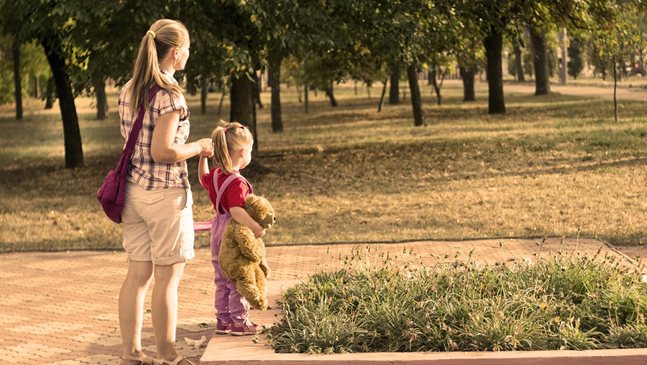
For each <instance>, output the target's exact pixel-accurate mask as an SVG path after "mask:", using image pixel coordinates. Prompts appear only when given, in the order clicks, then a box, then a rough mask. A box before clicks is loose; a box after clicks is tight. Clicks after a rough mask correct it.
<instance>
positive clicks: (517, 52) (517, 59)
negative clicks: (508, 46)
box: [514, 39, 526, 82]
mask: <svg viewBox="0 0 647 365" xmlns="http://www.w3.org/2000/svg"><path fill="white" fill-rule="evenodd" d="M514 68H515V71H516V74H517V75H516V76H517V81H519V82H524V81H526V76H524V74H523V56H522V55H521V47H519V40H518V39H515V43H514Z"/></svg>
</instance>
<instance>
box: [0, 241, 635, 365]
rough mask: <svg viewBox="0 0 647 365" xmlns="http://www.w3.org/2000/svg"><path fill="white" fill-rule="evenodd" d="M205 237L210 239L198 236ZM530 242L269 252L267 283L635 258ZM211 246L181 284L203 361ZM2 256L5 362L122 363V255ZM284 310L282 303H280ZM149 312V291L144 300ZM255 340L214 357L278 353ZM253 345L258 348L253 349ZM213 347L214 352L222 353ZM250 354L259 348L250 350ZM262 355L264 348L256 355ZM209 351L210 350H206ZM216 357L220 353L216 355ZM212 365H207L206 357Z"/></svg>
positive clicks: (584, 246)
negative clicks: (570, 258) (544, 260)
mask: <svg viewBox="0 0 647 365" xmlns="http://www.w3.org/2000/svg"><path fill="white" fill-rule="evenodd" d="M198 239H199V240H208V237H206V235H200V236H199V237H198ZM538 243H540V242H539V241H538V240H532V239H507V240H499V239H489V240H476V241H462V242H407V243H398V244H371V245H355V244H339V245H298V246H277V247H269V248H268V258H269V263H270V266H271V267H272V269H273V274H272V277H271V280H270V281H269V283H268V295H269V299H270V302H273V303H275V301H276V300H277V299H278V298H279V296H280V295H281V292H282V291H284V290H285V289H287V288H289V287H291V286H293V285H295V284H296V283H298V282H300V281H302V280H305V279H306V278H307V277H308V275H310V274H313V273H315V272H319V271H329V270H336V269H339V268H342V267H344V261H346V259H347V258H350V257H355V259H354V260H352V262H353V264H354V265H358V266H361V267H375V266H378V265H381V261H383V257H384V256H383V255H384V254H386V253H389V254H390V257H391V262H392V263H393V264H395V265H401V264H403V263H404V262H407V263H409V264H414V265H431V264H433V263H436V262H438V261H439V260H454V258H455V257H458V258H459V259H466V258H468V257H470V252H471V257H472V260H474V261H476V262H480V263H482V264H492V263H495V262H511V261H512V260H518V261H533V260H536V258H537V257H538V256H545V255H549V254H550V253H554V252H557V251H559V250H562V251H564V252H567V253H569V254H570V253H574V254H582V255H588V256H594V255H595V254H596V253H597V252H598V250H601V251H600V254H601V255H603V256H604V255H611V256H614V257H617V258H618V259H619V260H621V261H622V262H624V263H626V264H628V265H631V261H630V260H629V259H628V258H627V257H626V256H625V255H624V254H621V253H619V252H618V251H617V250H616V249H613V248H611V247H609V246H607V245H606V244H604V243H602V242H600V241H596V240H592V239H581V240H579V241H576V240H575V239H567V240H566V241H564V242H563V243H560V240H559V239H549V240H547V241H546V242H544V243H543V244H538ZM632 250H633V251H631V252H630V256H632V257H635V256H641V257H645V256H646V255H647V249H645V248H644V247H638V248H633V249H632ZM209 255H210V254H209V251H208V250H207V249H204V248H202V249H198V250H196V258H195V259H194V260H192V261H191V262H190V263H189V265H187V268H186V270H185V275H184V278H183V281H182V283H181V286H180V293H179V298H180V299H179V300H180V305H179V308H180V313H179V320H178V331H177V345H178V349H179V351H180V352H181V353H182V354H183V355H184V356H186V357H188V358H190V359H192V360H194V361H198V360H199V358H200V357H201V356H203V353H205V348H204V346H205V345H206V344H207V342H206V341H205V343H204V344H203V345H202V347H199V348H194V347H192V346H189V345H188V344H187V343H186V342H185V341H184V338H185V337H187V338H190V339H199V338H200V337H202V336H205V338H206V339H207V340H209V339H211V337H212V336H211V333H212V331H213V326H214V318H213V308H212V303H213V294H214V287H213V282H212V267H211V262H210V257H209ZM1 256H2V257H1V258H2V259H1V260H0V278H1V279H2V280H0V293H2V300H0V362H1V363H2V364H58V365H74V364H116V363H117V362H118V361H117V360H118V356H119V355H120V352H121V345H120V344H121V339H120V335H119V327H118V317H117V297H118V293H119V286H120V284H121V280H122V279H123V277H124V275H125V273H126V267H127V263H126V256H125V254H124V253H123V252H121V251H118V252H96V251H94V252H92V251H80V252H58V253H43V252H36V253H13V254H3V255H1ZM274 307H275V308H276V306H275V305H274ZM145 308H150V292H149V294H148V298H147V301H146V304H145ZM274 314H276V309H273V310H271V311H265V312H262V313H261V312H256V311H254V312H252V319H254V320H255V321H257V322H258V323H261V324H265V325H270V324H271V323H273V321H274V320H275V317H274ZM252 345H253V344H252V342H251V338H250V337H243V338H240V337H239V338H235V337H232V336H218V337H217V338H215V339H213V340H212V341H211V342H210V344H209V346H210V347H209V348H210V351H211V352H209V351H207V352H208V353H210V354H211V356H213V355H214V354H215V356H216V357H217V359H219V360H218V361H221V360H225V359H229V360H232V359H236V358H237V357H238V356H240V354H241V351H244V352H245V353H249V354H250V356H251V354H255V356H261V357H267V356H272V354H273V352H272V351H271V350H270V349H269V348H267V347H266V346H263V345H262V339H261V344H259V345H256V346H252ZM143 346H144V350H145V351H146V352H148V353H151V354H153V353H154V352H155V346H154V344H153V334H152V328H151V321H150V313H146V315H145V319H144V332H143ZM250 346H251V347H252V349H250V348H249V347H250ZM214 351H215V352H214ZM249 351H251V352H249ZM254 351H256V352H254ZM205 355H206V354H205ZM211 361H213V357H212V358H211ZM205 363H209V362H208V361H205Z"/></svg>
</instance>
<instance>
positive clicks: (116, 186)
mask: <svg viewBox="0 0 647 365" xmlns="http://www.w3.org/2000/svg"><path fill="white" fill-rule="evenodd" d="M158 91H159V86H157V85H153V86H152V87H151V88H150V90H149V91H148V103H149V104H150V103H151V102H152V101H153V98H154V97H155V94H157V92H158ZM145 113H146V105H145V104H142V106H141V107H140V108H139V114H137V119H136V120H135V123H134V124H133V128H132V130H131V131H130V135H129V136H128V142H126V147H125V148H124V150H123V151H121V157H120V158H119V162H117V166H116V167H115V168H114V169H112V170H110V171H109V172H108V175H106V177H105V178H104V179H103V184H101V187H100V188H99V191H97V200H98V201H99V203H100V204H101V208H103V211H104V212H105V213H106V215H107V216H108V218H110V220H111V221H113V222H115V223H121V211H122V210H123V209H124V203H125V201H126V177H127V176H128V165H130V158H131V157H132V155H133V151H134V149H135V142H136V141H137V137H138V136H139V131H141V129H142V124H143V120H144V114H145Z"/></svg>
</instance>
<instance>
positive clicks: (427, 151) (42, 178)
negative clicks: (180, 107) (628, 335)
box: [0, 81, 647, 251]
mask: <svg viewBox="0 0 647 365" xmlns="http://www.w3.org/2000/svg"><path fill="white" fill-rule="evenodd" d="M380 89H381V85H379V87H378V85H376V87H374V88H373V89H372V91H371V94H372V98H370V99H369V98H368V97H367V95H366V90H365V89H364V88H359V90H358V91H359V93H358V95H355V93H354V90H353V85H352V84H348V85H344V86H340V87H337V91H336V93H337V97H338V99H339V102H340V107H338V108H331V107H330V106H329V105H328V104H327V102H326V100H324V98H323V95H322V93H319V94H318V95H317V96H314V95H313V94H312V93H311V94H310V100H311V105H310V112H309V113H308V114H305V113H304V112H303V104H300V103H298V102H297V100H296V95H295V88H294V87H291V88H286V87H285V85H284V86H283V89H282V91H283V101H284V103H283V113H284V127H285V132H283V133H281V134H273V133H272V132H271V128H270V122H269V118H270V117H269V91H266V92H264V93H263V100H264V101H265V104H266V107H265V108H264V109H260V110H259V111H258V112H259V116H258V117H259V148H260V149H259V156H258V158H257V161H258V162H260V164H261V166H262V168H257V169H255V170H250V171H247V172H246V173H247V174H248V176H249V177H250V179H251V182H252V183H253V184H254V188H255V190H256V191H257V192H258V193H260V194H263V195H265V196H266V197H267V198H268V199H270V201H271V202H272V203H273V205H274V207H275V209H276V211H277V215H278V224H277V226H276V228H275V229H273V230H272V231H270V232H269V233H268V235H267V236H266V241H267V242H268V244H279V243H285V244H294V243H306V242H308V243H309V242H339V241H360V242H367V241H392V240H411V239H425V238H433V239H443V238H468V237H470V238H471V237H504V236H543V235H557V236H576V235H578V234H579V235H581V236H595V237H599V238H601V239H604V240H608V241H609V242H611V243H614V244H621V245H636V244H645V243H647V124H646V122H647V116H645V111H646V110H647V102H645V101H621V106H620V117H621V119H620V121H619V123H617V124H616V123H614V122H613V114H612V112H613V109H612V105H610V103H609V102H607V101H603V100H600V99H599V98H594V97H586V96H581V97H575V96H563V95H550V96H544V97H536V96H532V95H521V94H507V95H506V103H507V108H508V114H506V115H504V116H490V115H488V114H487V94H486V89H485V85H484V84H478V87H477V99H478V101H477V102H474V103H462V102H461V96H462V94H461V93H462V90H461V88H460V84H459V82H456V81H451V82H449V83H448V84H447V85H446V86H445V88H444V89H443V92H444V104H443V105H442V106H437V105H436V104H435V98H432V97H431V95H430V89H429V87H428V86H423V95H424V101H423V104H424V109H425V119H426V123H427V125H426V126H424V127H413V121H412V116H411V107H410V104H409V99H408V98H407V99H406V100H404V101H403V102H402V104H401V105H398V106H389V105H386V106H385V107H384V109H383V111H382V112H380V113H377V112H376V104H377V102H378V99H377V96H378V94H379V91H380ZM219 98H220V94H217V93H214V94H210V95H209V100H208V103H209V105H208V110H207V115H200V112H199V111H200V108H199V104H198V103H199V96H193V97H189V103H190V107H191V108H192V113H193V114H192V118H191V120H192V132H191V140H195V139H197V138H199V137H203V136H208V135H209V132H210V130H211V129H212V128H213V127H214V126H215V122H216V120H217V118H216V116H215V115H216V110H217V105H218V101H219ZM109 101H110V106H111V110H110V118H109V120H107V121H104V122H99V121H95V120H93V117H94V111H93V109H92V99H90V98H84V97H82V98H79V99H77V107H78V109H79V114H80V118H81V133H82V136H83V143H84V152H85V162H86V167H85V168H82V169H79V170H66V169H64V168H63V155H64V151H63V137H62V126H61V122H60V119H59V118H60V117H59V114H58V109H57V107H58V106H57V105H56V106H55V109H54V110H53V111H42V110H40V109H41V106H42V105H41V103H40V101H36V100H33V99H31V100H28V104H27V105H26V113H25V121H23V122H16V121H13V120H12V118H13V109H12V106H11V105H4V106H0V125H2V127H3V130H4V131H5V132H4V133H3V134H2V135H0V144H1V145H2V148H1V149H0V157H1V158H2V161H3V164H2V166H1V167H0V174H1V175H0V226H1V227H2V229H1V230H0V251H15V250H18V251H20V250H66V249H84V248H89V249H101V248H118V247H119V246H120V229H119V226H118V225H114V224H112V223H111V222H110V221H109V220H108V219H107V218H105V217H104V216H103V213H102V212H101V210H100V209H99V206H98V204H97V203H96V202H95V200H94V193H95V191H96V189H97V188H98V186H99V184H100V183H101V180H102V178H103V176H104V175H105V173H106V172H107V170H108V169H109V168H110V167H111V166H112V165H113V164H114V163H115V162H116V160H117V158H118V155H119V149H120V147H121V143H122V142H121V137H120V136H119V130H118V129H119V128H118V120H117V115H116V110H117V107H116V94H115V93H114V92H113V93H112V94H111V97H110V100H109ZM223 115H225V116H226V115H228V110H227V104H226V103H225V107H224V108H223ZM196 167H197V160H192V161H191V162H190V164H189V169H190V171H189V172H190V174H191V178H192V182H193V183H194V186H193V192H194V199H195V205H194V215H195V217H196V220H207V219H209V218H210V217H211V215H212V214H213V213H212V210H211V208H210V204H209V201H208V198H207V195H206V193H205V192H204V191H203V190H202V188H201V187H200V186H199V185H198V184H197V178H196ZM198 237H199V238H198V244H199V245H206V244H208V237H207V235H206V234H202V235H200V236H198Z"/></svg>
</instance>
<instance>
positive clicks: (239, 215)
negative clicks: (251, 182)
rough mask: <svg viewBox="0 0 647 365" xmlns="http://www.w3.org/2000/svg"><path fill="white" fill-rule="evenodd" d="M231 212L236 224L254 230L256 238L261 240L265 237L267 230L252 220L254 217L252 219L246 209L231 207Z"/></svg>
mask: <svg viewBox="0 0 647 365" xmlns="http://www.w3.org/2000/svg"><path fill="white" fill-rule="evenodd" d="M229 212H230V213H231V217H232V218H234V220H235V221H236V222H238V223H240V224H244V225H246V226H247V227H249V229H251V230H252V232H253V233H254V236H255V237H256V238H261V237H263V236H264V235H265V229H264V228H263V227H261V225H260V224H258V222H256V221H255V220H254V219H252V217H250V216H249V214H247V212H246V211H245V209H243V208H241V207H231V208H230V209H229Z"/></svg>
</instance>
